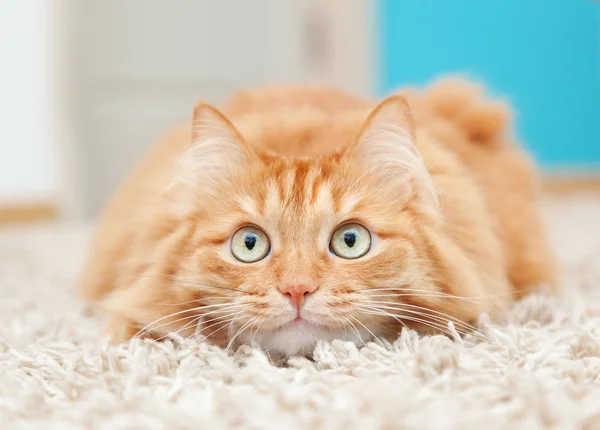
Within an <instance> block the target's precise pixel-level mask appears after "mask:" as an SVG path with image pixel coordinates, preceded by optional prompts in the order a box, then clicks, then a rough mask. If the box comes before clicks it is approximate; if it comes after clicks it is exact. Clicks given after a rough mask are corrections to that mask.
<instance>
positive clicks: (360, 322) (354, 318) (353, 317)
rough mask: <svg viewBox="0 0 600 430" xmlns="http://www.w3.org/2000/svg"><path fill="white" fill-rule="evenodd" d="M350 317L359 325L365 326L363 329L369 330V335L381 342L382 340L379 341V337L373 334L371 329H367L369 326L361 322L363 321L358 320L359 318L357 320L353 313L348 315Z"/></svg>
mask: <svg viewBox="0 0 600 430" xmlns="http://www.w3.org/2000/svg"><path fill="white" fill-rule="evenodd" d="M350 317H351V318H352V319H353V320H354V321H356V322H357V323H359V324H360V325H361V326H363V327H364V328H365V330H367V331H368V332H369V334H370V335H371V336H373V338H374V339H375V340H377V342H379V343H381V344H383V342H382V341H381V339H379V338H378V337H377V336H376V335H375V333H373V332H372V331H371V330H370V329H369V327H367V326H366V325H365V324H363V322H362V321H360V320H359V319H358V318H356V317H355V316H354V315H350Z"/></svg>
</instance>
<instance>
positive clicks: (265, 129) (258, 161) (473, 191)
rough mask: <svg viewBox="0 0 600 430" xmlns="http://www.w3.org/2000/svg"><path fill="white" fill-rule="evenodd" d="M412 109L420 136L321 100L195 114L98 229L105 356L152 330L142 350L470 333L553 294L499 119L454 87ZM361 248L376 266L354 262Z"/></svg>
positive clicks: (273, 95) (391, 112)
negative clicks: (178, 337) (168, 344)
mask: <svg viewBox="0 0 600 430" xmlns="http://www.w3.org/2000/svg"><path fill="white" fill-rule="evenodd" d="M405 97H406V98H407V100H408V102H409V105H410V107H411V111H412V118H414V124H413V119H412V118H411V116H410V115H409V113H408V112H407V108H406V105H405V103H404V101H403V99H402V98H401V97H398V96H396V97H392V98H390V99H388V100H386V101H384V102H383V103H382V104H381V105H379V107H378V108H377V109H376V110H375V111H373V109H374V108H375V104H373V103H371V102H368V101H363V100H359V99H356V98H353V97H351V96H348V95H346V94H344V93H341V92H337V91H335V90H332V89H327V88H300V87H299V88H290V87H287V88H271V89H264V90H257V91H250V92H245V93H240V94H238V95H237V96H236V97H234V98H233V99H232V100H231V102H230V103H229V104H228V105H226V106H225V107H224V109H223V110H222V112H223V114H224V115H225V116H226V117H227V118H228V119H229V120H230V121H231V122H232V124H233V126H232V124H230V123H229V122H228V121H227V120H226V119H225V118H224V117H222V116H221V114H219V113H218V112H217V111H215V110H214V109H212V108H210V107H209V106H206V105H200V106H199V107H198V108H197V110H196V112H195V119H194V122H193V125H192V127H191V131H190V127H189V126H187V127H183V128H181V129H179V130H176V131H174V132H173V133H172V134H170V135H169V136H167V137H166V138H165V139H164V140H162V141H161V142H160V143H159V144H158V145H157V146H156V147H154V148H153V149H152V151H151V152H150V153H149V154H148V156H147V157H146V158H145V159H144V160H143V162H142V163H141V165H140V166H139V167H138V168H137V169H136V170H135V171H134V173H133V174H132V175H131V176H130V177H129V179H128V180H127V181H126V182H125V183H124V184H123V186H122V187H121V189H120V190H119V191H118V193H117V194H116V196H115V197H114V198H113V200H112V201H111V203H110V204H109V206H108V207H107V209H106V211H105V213H104V214H103V216H102V219H101V221H100V225H99V227H98V231H97V236H96V241H95V248H94V250H93V254H92V257H91V260H90V264H89V266H88V268H87V271H86V273H85V277H84V288H83V291H84V294H85V296H86V297H88V298H90V299H93V300H98V301H101V302H102V303H103V304H104V306H105V307H106V308H107V309H108V310H109V311H110V312H112V313H113V314H114V315H115V317H114V319H113V321H112V323H111V326H110V327H109V333H110V334H111V335H112V336H113V339H115V340H116V341H121V340H126V339H128V338H129V337H131V336H132V335H134V334H135V333H136V332H138V331H139V330H140V329H142V328H144V327H145V326H146V325H147V324H151V325H150V326H149V327H148V328H147V329H146V330H144V334H145V333H152V334H154V335H155V336H156V335H158V336H160V335H163V334H165V333H169V332H173V331H179V332H180V333H182V334H183V335H186V336H189V335H191V334H193V333H194V331H200V332H201V334H203V335H205V336H208V338H209V340H211V341H214V342H216V343H219V344H222V345H225V344H228V343H229V342H230V341H231V342H233V340H234V337H237V339H239V340H244V341H249V340H256V341H258V343H260V344H261V345H262V346H263V347H265V348H267V349H268V350H271V351H274V352H280V353H283V354H285V355H290V354H296V353H307V352H310V350H311V348H312V347H314V344H315V342H316V341H317V340H318V339H334V338H344V339H348V340H353V341H360V340H361V339H362V338H365V339H366V338H369V337H373V336H383V337H394V336H395V335H396V334H397V333H398V332H399V331H400V329H401V328H402V326H403V325H404V324H408V325H413V326H417V327H419V328H425V327H429V328H435V329H439V330H440V331H444V329H445V328H446V327H447V322H448V321H453V322H455V324H456V326H457V327H459V328H461V327H462V328H466V327H467V326H466V325H464V324H461V323H460V321H463V322H469V321H473V320H474V319H476V318H477V316H478V315H479V314H480V313H482V312H487V313H491V314H495V313H497V312H498V311H500V310H502V309H503V308H504V306H505V305H506V304H507V303H509V302H510V301H511V300H512V298H513V297H514V296H518V295H521V294H523V293H526V292H528V291H531V289H533V288H537V287H538V286H540V285H544V284H545V285H549V286H552V284H553V279H554V272H553V268H554V266H553V260H552V256H551V252H550V251H549V249H548V246H547V243H546V240H545V237H544V234H543V231H542V228H541V225H540V219H539V216H538V213H537V209H536V206H535V205H536V197H537V186H538V184H537V179H536V177H535V174H534V170H533V167H532V165H531V163H530V161H529V159H528V157H526V156H525V155H524V154H523V153H522V151H521V150H520V149H519V148H517V147H516V146H514V145H513V144H512V142H511V140H510V135H509V130H508V126H509V124H508V114H507V109H506V107H505V106H504V105H502V104H498V103H495V102H490V101H486V100H484V99H483V98H482V97H481V95H480V94H479V89H478V88H477V87H475V86H473V85H471V84H467V83H464V82H460V81H447V82H442V83H440V84H437V85H434V86H432V87H431V88H430V89H429V90H427V91H425V92H423V93H407V94H405ZM367 118H368V119H367ZM234 126H235V128H234ZM236 129H237V130H236ZM192 141H193V142H192ZM415 147H416V148H418V152H417V151H416V150H415ZM184 154H185V156H184ZM182 157H183V158H182ZM348 223H354V224H348ZM356 225H358V227H356ZM340 226H342V230H344V229H346V230H344V231H342V230H340V232H341V233H340V234H342V236H339V237H341V238H342V239H340V240H342V241H343V243H342V242H339V241H338V242H339V243H340V244H341V245H339V246H341V247H345V248H344V249H343V250H341V251H340V252H341V254H340V252H337V251H336V249H337V248H336V243H338V242H334V241H333V239H331V238H332V235H333V237H334V238H335V237H336V234H337V231H338V230H339V229H338V228H339V227H340ZM345 226H350V227H348V228H346V227H345ZM362 226H364V227H362ZM248 228H250V229H251V230H248ZM256 228H257V229H258V233H256ZM364 228H366V229H367V230H368V231H369V232H370V235H371V236H370V238H364V237H362V236H360V235H361V234H362V232H365V231H367V230H363V229H364ZM239 229H241V230H240V231H241V232H242V233H241V234H243V235H244V236H243V238H242V239H243V241H242V242H239V243H241V244H242V245H241V247H242V248H241V249H240V248H239V246H238V245H239V244H238V243H237V242H235V241H236V240H237V239H236V237H235V236H234V233H236V231H238V230H239ZM244 229H245V230H244ZM252 229H254V230H252ZM356 229H358V230H356ZM248 232H250V233H248ZM263 233H264V236H262V234H263ZM257 234H258V236H257ZM348 234H350V236H348ZM232 236H234V238H233V239H231V238H232ZM359 236H360V237H362V238H361V239H360V240H364V241H368V244H369V248H368V249H367V251H366V254H364V255H361V256H360V257H358V258H354V254H351V252H356V250H357V249H358V248H357V247H359V246H362V245H361V244H360V243H358V244H355V241H356V240H357V238H358V237H359ZM363 236H364V235H363ZM330 239H331V242H330ZM248 240H251V242H248ZM257 240H258V241H259V242H260V241H262V242H264V243H265V244H266V245H268V247H269V250H266V248H265V250H266V251H265V252H266V255H258V254H257V252H258V251H257V249H261V248H260V246H262V244H261V243H259V244H258V245H255V243H256V241H257ZM232 241H233V242H232ZM232 243H233V245H232ZM266 245H265V246H266ZM244 246H246V248H244ZM255 246H257V248H254V247H255ZM332 246H333V248H332ZM365 248H366V242H365ZM238 251H239V252H241V253H242V254H243V255H242V258H241V259H240V255H237V254H235V253H236V252H238ZM232 253H233V255H232ZM252 253H254V254H256V256H258V257H260V259H258V260H256V261H254V262H250V263H248V262H244V260H245V259H247V258H251V259H254V258H255V257H254V254H252ZM344 253H347V255H352V258H351V259H349V258H346V256H347V255H346V254H344ZM338 254H339V255H345V257H340V256H339V255H338ZM248 256H250V257H248ZM298 300H299V301H298ZM199 317H202V318H200V319H198V318H199ZM198 323H200V325H198Z"/></svg>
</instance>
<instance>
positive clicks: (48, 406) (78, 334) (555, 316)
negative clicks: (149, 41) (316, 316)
mask: <svg viewBox="0 0 600 430" xmlns="http://www.w3.org/2000/svg"><path fill="white" fill-rule="evenodd" d="M544 213H545V214H546V218H547V221H548V224H549V226H550V231H551V234H552V238H553V242H554V244H555V246H556V248H557V251H558V253H559V255H560V256H561V262H562V264H563V266H564V276H563V277H564V279H563V281H562V284H563V287H564V289H563V292H562V293H561V294H559V295H558V296H555V297H549V296H544V295H537V296H530V297H527V298H525V299H524V300H522V301H521V302H519V303H517V304H516V305H515V306H514V307H513V308H512V309H511V310H510V311H509V312H508V313H507V315H506V316H505V319H504V320H503V321H500V322H498V323H496V324H490V323H488V322H486V321H482V322H480V324H481V331H482V333H484V334H485V335H486V336H488V337H489V338H490V340H489V341H478V340H476V339H473V338H466V339H460V338H456V339H450V338H447V337H444V336H432V337H419V336H418V335H417V334H415V333H414V332H408V331H405V332H403V333H402V334H401V335H400V336H399V338H398V339H397V340H396V341H395V342H393V343H392V344H390V345H386V346H383V345H377V344H374V343H370V344H368V345H367V346H366V347H363V348H356V347H355V346H353V345H351V344H344V343H341V342H333V343H332V344H320V345H319V346H318V347H317V348H316V350H315V352H314V357H313V360H312V361H311V360H308V359H306V358H295V359H292V360H290V361H289V362H288V363H287V365H286V366H281V367H275V366H273V365H271V364H270V363H269V361H268V359H267V358H266V357H265V356H264V355H263V354H262V353H261V352H259V351H257V350H253V349H251V348H249V347H242V348H241V349H240V350H238V351H237V353H236V354H235V355H234V356H232V357H228V356H226V355H225V354H224V353H223V351H221V350H219V349H218V348H215V347H212V346H209V345H206V344H189V345H187V346H186V347H183V348H177V346H176V345H173V344H172V343H170V342H166V343H155V342H152V341H136V342H133V343H130V344H128V345H124V346H120V347H116V348H109V347H107V346H106V345H105V344H104V343H103V342H102V341H101V340H100V334H101V331H102V326H103V324H104V321H103V317H102V316H101V315H99V314H97V313H96V311H94V310H93V309H90V308H89V307H88V306H86V305H85V304H83V303H81V302H80V301H79V300H78V299H77V298H76V297H75V293H74V290H75V286H76V275H77V272H78V270H79V269H80V267H81V263H82V259H83V258H84V253H85V249H86V244H87V240H88V234H89V232H88V230H87V229H86V228H80V227H73V226H68V227H65V226H61V227H57V226H38V227H35V228H29V229H22V230H16V229H12V230H10V231H9V230H5V231H3V232H2V233H0V428H7V429H8V428H10V429H21V428H28V429H29V428H41V429H80V428H105V429H140V428H150V429H162V428H169V429H208V428H211V429H212V428H214V429H229V428H243V429H246V428H247V429H253V428H279V429H318V428H323V429H348V428H359V429H370V428H385V429H393V428H402V429H423V428H435V429H446V428H447V429H481V428H485V429H488V430H492V429H521V428H523V429H525V428H527V429H538V428H552V429H579V428H585V429H600V228H599V227H598V222H599V221H600V198H598V197H596V196H572V197H568V198H562V199H560V200H558V199H554V200H547V201H545V202H544Z"/></svg>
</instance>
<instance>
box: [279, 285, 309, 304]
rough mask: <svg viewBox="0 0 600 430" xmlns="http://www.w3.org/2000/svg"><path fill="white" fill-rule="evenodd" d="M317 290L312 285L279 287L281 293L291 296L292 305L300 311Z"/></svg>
mask: <svg viewBox="0 0 600 430" xmlns="http://www.w3.org/2000/svg"><path fill="white" fill-rule="evenodd" d="M316 289H317V288H316V287H315V286H314V285H313V284H311V283H302V284H287V285H282V286H280V287H279V291H281V292H282V293H283V294H286V295H288V296H290V300H291V302H292V305H293V306H294V307H296V308H298V309H300V308H301V307H302V306H303V305H304V300H305V298H306V296H308V295H309V294H311V293H313V292H314V291H315V290H316Z"/></svg>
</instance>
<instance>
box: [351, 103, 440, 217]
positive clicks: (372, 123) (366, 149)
mask: <svg viewBox="0 0 600 430" xmlns="http://www.w3.org/2000/svg"><path fill="white" fill-rule="evenodd" d="M351 154H352V155H353V156H354V157H356V159H357V161H358V162H359V163H361V164H362V165H364V166H365V167H366V168H367V172H371V173H372V174H374V175H377V176H378V177H379V178H378V179H379V180H380V183H381V184H390V185H393V184H407V183H411V181H413V180H414V181H416V182H417V183H418V186H419V188H420V190H421V191H420V195H421V198H422V201H423V202H424V203H425V204H426V206H427V207H429V208H430V209H432V210H434V211H435V212H437V211H438V209H437V208H438V200H437V195H436V192H435V188H434V185H433V180H432V178H431V175H430V174H429V171H428V170H427V167H426V165H425V162H424V161H423V159H422V158H421V155H420V153H419V150H418V148H417V146H416V145H415V133H414V123H413V119H412V116H411V114H410V109H409V107H408V104H407V102H406V100H405V99H404V97H402V96H398V95H396V96H392V97H389V98H387V99H385V100H384V101H383V102H381V103H380V104H379V105H378V106H377V107H376V108H375V109H374V110H373V112H372V113H371V114H370V115H369V117H368V118H367V120H366V121H365V122H364V124H363V126H362V128H361V130H360V132H359V134H358V136H357V138H356V141H355V142H354V144H353V146H352V149H351Z"/></svg>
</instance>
